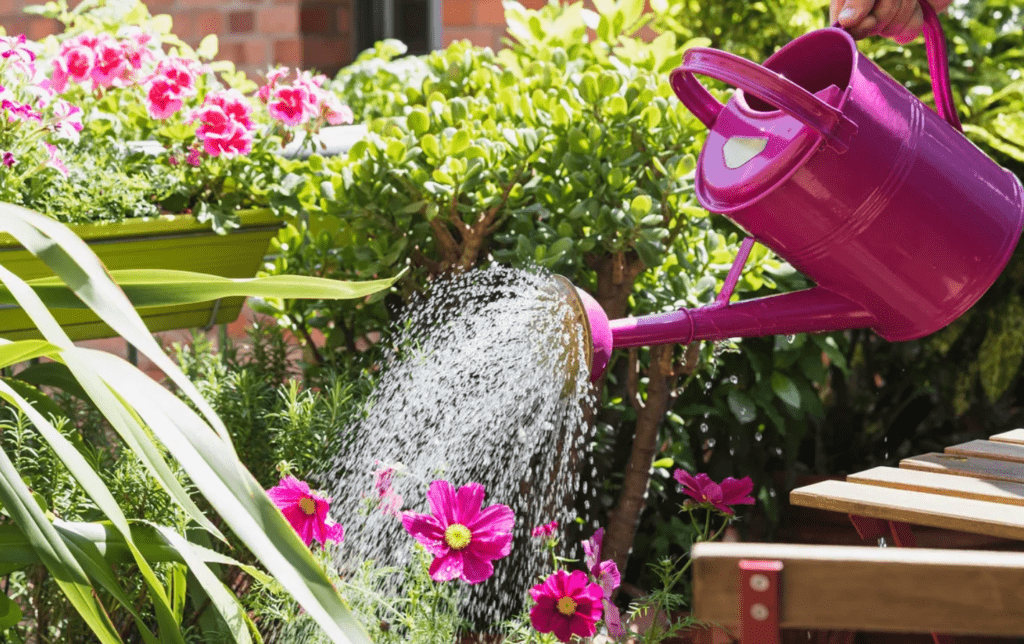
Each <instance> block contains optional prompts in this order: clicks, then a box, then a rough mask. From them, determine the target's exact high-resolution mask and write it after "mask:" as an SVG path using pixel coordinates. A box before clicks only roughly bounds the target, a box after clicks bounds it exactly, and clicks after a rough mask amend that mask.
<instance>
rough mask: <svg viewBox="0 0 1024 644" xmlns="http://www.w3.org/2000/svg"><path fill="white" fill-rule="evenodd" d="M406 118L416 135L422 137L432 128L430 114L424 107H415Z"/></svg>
mask: <svg viewBox="0 0 1024 644" xmlns="http://www.w3.org/2000/svg"><path fill="white" fill-rule="evenodd" d="M405 118H406V122H407V124H408V125H409V130H410V131H412V133H413V134H415V135H416V136H420V137H421V136H423V135H424V134H426V133H427V132H428V131H429V130H430V116H429V115H428V114H427V111H426V110H425V109H423V108H422V107H417V108H414V109H413V110H412V111H410V112H409V115H408V116H406V117H405ZM435 141H436V139H435Z"/></svg>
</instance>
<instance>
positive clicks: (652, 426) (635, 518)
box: [601, 345, 677, 572]
mask: <svg viewBox="0 0 1024 644" xmlns="http://www.w3.org/2000/svg"><path fill="white" fill-rule="evenodd" d="M650 352H651V360H650V366H648V368H647V372H646V375H647V378H648V383H647V397H646V400H640V394H639V392H638V391H637V388H636V382H637V380H638V379H639V374H638V373H637V371H638V367H639V357H638V355H637V354H638V351H637V350H636V349H631V350H630V360H629V371H630V373H629V375H628V376H627V378H628V380H630V381H631V386H629V395H630V397H631V400H630V402H631V403H632V405H633V407H634V408H635V409H636V413H637V419H636V431H635V433H634V435H633V448H632V450H631V452H630V455H629V463H628V465H627V466H626V473H625V477H624V479H623V481H622V492H621V494H620V495H619V500H618V503H617V504H616V505H615V508H614V509H613V510H612V511H611V513H610V514H609V517H608V527H607V530H606V532H605V536H604V543H603V545H602V548H601V551H602V552H601V557H602V558H603V559H612V560H613V561H615V565H616V566H618V567H619V571H620V572H625V570H626V561H627V559H628V558H629V553H630V551H631V550H632V548H633V537H634V536H635V534H636V528H637V525H638V524H639V522H640V515H641V514H642V513H643V511H644V508H646V507H647V486H648V484H649V483H650V478H651V465H652V464H653V463H654V456H655V455H656V454H657V452H658V428H659V427H661V423H662V420H663V419H664V418H665V414H666V413H667V412H668V410H669V407H671V405H672V390H673V389H674V388H675V383H676V375H677V374H676V371H675V365H674V360H673V354H674V352H675V347H674V346H672V345H658V346H653V347H651V348H650Z"/></svg>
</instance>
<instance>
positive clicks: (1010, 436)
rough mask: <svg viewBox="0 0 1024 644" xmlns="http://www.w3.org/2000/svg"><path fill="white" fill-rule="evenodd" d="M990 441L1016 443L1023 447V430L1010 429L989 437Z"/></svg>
mask: <svg viewBox="0 0 1024 644" xmlns="http://www.w3.org/2000/svg"><path fill="white" fill-rule="evenodd" d="M988 439H989V440H990V441H1000V442H1003V443H1016V444H1018V445H1024V429H1011V430H1010V431H1008V432H1003V433H1002V434H995V435H993V436H989V437H988Z"/></svg>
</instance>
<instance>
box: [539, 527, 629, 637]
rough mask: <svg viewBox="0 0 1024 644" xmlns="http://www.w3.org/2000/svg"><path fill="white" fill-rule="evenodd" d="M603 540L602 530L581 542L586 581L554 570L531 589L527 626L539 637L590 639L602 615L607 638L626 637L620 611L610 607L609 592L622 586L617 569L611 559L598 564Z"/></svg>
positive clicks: (582, 576) (577, 574)
mask: <svg viewBox="0 0 1024 644" xmlns="http://www.w3.org/2000/svg"><path fill="white" fill-rule="evenodd" d="M603 539H604V528H598V530H597V532H595V533H594V536H593V537H591V538H590V539H587V540H586V541H584V542H583V553H584V562H585V563H586V566H587V570H588V571H589V577H588V575H587V573H585V572H583V571H581V570H575V571H573V572H572V573H568V572H566V571H565V570H557V571H555V572H554V573H553V574H551V575H549V576H548V578H547V579H545V580H544V581H543V582H542V583H540V584H537V585H536V586H534V587H533V588H531V589H530V596H531V597H532V598H533V601H534V602H536V604H534V606H533V608H531V609H530V624H532V625H533V628H534V630H536V631H537V632H538V633H554V635H555V637H556V638H558V641H559V642H569V641H570V640H571V639H572V638H573V636H577V637H581V638H586V637H591V636H593V635H594V634H595V633H596V632H597V621H598V620H600V619H601V616H602V613H603V614H604V623H605V626H607V627H608V634H609V635H611V636H612V637H615V638H617V637H621V636H622V635H624V634H625V629H623V628H622V617H621V615H620V614H619V609H618V608H617V607H616V606H615V604H613V603H612V592H614V590H615V589H616V588H618V587H619V583H620V582H621V577H620V575H619V568H618V566H617V565H615V562H614V561H612V560H610V559H609V560H606V561H601V542H602V541H603Z"/></svg>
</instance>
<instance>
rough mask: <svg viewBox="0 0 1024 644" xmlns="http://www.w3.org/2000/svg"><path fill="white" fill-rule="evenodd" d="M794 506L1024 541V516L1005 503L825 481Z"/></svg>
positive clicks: (799, 493) (796, 493)
mask: <svg viewBox="0 0 1024 644" xmlns="http://www.w3.org/2000/svg"><path fill="white" fill-rule="evenodd" d="M789 500H790V503H792V504H793V505H801V506H806V507H811V508H818V509H820V510H831V511H833V512H843V513H846V514H856V515H859V516H864V517H870V518H875V519H884V520H886V521H902V522H904V523H913V524H917V525H925V526H931V527H934V528H944V529H946V530H960V531H962V532H972V533H975V534H985V535H989V536H991V537H1000V538H1002V539H1018V540H1024V512H1012V511H1010V512H1008V511H1007V508H1006V506H1005V505H1003V504H1001V503H990V502H988V501H976V500H974V499H960V500H958V501H956V502H955V503H953V502H951V501H950V499H949V497H947V496H941V495H938V494H928V493H925V492H911V491H907V490H896V489H888V488H880V487H878V486H874V485H861V484H859V483H847V482H846V481H822V482H821V483H815V484H813V485H808V486H807V487H802V488H798V489H796V490H793V491H792V492H790V495H789ZM1021 580H1022V581H1024V573H1022V577H1021Z"/></svg>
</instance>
